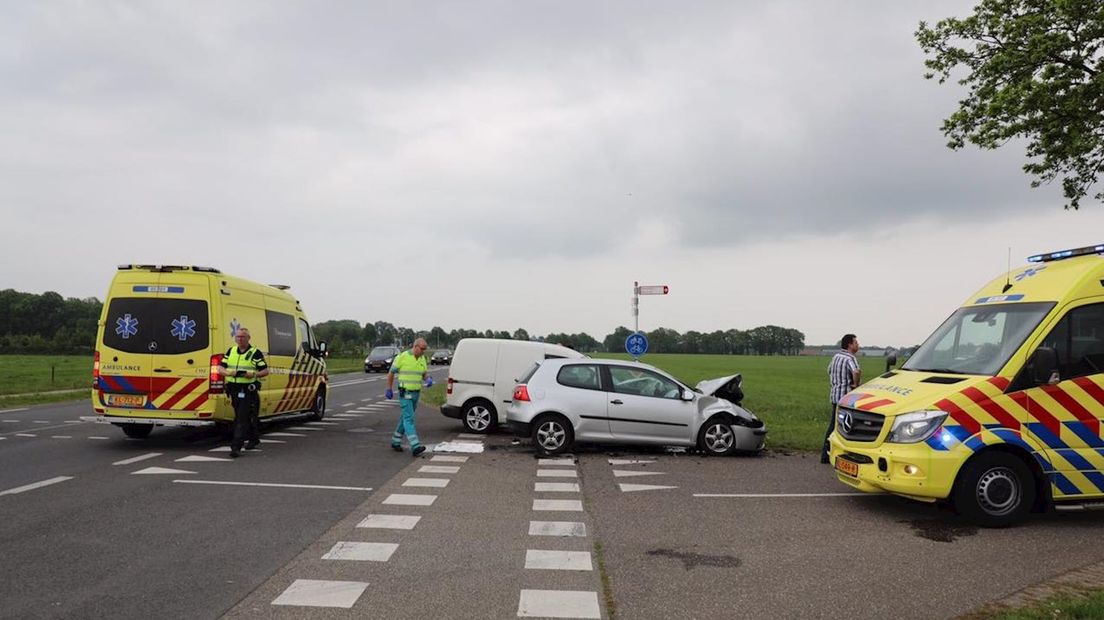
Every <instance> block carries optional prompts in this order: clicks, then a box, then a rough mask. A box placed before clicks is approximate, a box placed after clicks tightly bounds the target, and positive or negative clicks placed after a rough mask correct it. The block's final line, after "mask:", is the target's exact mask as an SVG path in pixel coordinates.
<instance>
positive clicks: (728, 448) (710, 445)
mask: <svg viewBox="0 0 1104 620" xmlns="http://www.w3.org/2000/svg"><path fill="white" fill-rule="evenodd" d="M698 447H699V448H701V449H702V451H703V452H705V453H706V454H709V455H712V456H728V455H730V454H732V453H733V452H735V451H736V433H734V432H732V425H731V424H730V423H729V420H728V418H726V417H725V416H721V415H718V416H713V417H712V418H709V420H708V421H707V422H706V423H705V424H703V425H702V427H701V430H699V431H698Z"/></svg>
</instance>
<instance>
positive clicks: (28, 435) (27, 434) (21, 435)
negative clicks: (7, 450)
mask: <svg viewBox="0 0 1104 620" xmlns="http://www.w3.org/2000/svg"><path fill="white" fill-rule="evenodd" d="M15 436H16V437H38V435H35V434H32V433H16V434H15Z"/></svg>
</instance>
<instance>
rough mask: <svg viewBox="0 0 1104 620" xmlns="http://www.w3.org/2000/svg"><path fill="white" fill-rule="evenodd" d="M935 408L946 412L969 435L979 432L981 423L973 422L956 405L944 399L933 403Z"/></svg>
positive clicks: (971, 418)
mask: <svg viewBox="0 0 1104 620" xmlns="http://www.w3.org/2000/svg"><path fill="white" fill-rule="evenodd" d="M935 406H936V407H939V408H940V409H942V410H943V411H946V412H947V414H948V415H950V416H951V419H952V420H954V421H955V422H958V425H959V426H961V427H962V428H964V429H966V430H967V431H969V432H970V434H971V435H975V434H977V433H978V432H979V431H981V423H980V422H978V421H977V420H975V419H974V418H973V417H971V416H970V414H968V413H966V412H965V411H963V410H962V409H961V408H960V407H959V406H958V405H956V404H954V403H952V402H951V401H949V400H947V399H946V398H944V399H943V400H941V401H939V402H937V403H935Z"/></svg>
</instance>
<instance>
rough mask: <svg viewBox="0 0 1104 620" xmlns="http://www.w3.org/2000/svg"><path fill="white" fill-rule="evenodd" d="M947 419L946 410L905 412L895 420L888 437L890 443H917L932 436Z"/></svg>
mask: <svg viewBox="0 0 1104 620" xmlns="http://www.w3.org/2000/svg"><path fill="white" fill-rule="evenodd" d="M946 419H947V412H946V411H939V410H930V411H913V412H912V413H904V414H901V415H899V416H897V418H896V419H895V420H893V428H892V429H890V431H889V436H888V437H886V441H887V442H888V443H917V442H920V441H924V440H925V439H927V438H928V437H931V436H932V435H933V434H934V433H935V431H937V430H939V427H940V426H942V425H943V420H946Z"/></svg>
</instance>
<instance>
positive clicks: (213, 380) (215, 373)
mask: <svg viewBox="0 0 1104 620" xmlns="http://www.w3.org/2000/svg"><path fill="white" fill-rule="evenodd" d="M220 364H222V353H219V354H218V355H212V356H211V377H210V381H209V383H208V387H207V393H208V394H218V393H219V392H222V390H223V389H225V388H226V384H225V383H224V382H223V378H222V375H220V374H219V365H220Z"/></svg>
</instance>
